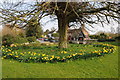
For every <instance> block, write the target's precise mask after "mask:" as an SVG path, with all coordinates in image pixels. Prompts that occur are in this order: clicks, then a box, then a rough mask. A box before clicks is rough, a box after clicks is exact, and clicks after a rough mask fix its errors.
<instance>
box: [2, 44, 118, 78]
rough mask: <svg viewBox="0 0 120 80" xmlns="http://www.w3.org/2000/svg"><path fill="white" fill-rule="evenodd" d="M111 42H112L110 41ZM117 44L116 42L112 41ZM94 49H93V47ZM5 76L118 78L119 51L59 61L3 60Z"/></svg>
mask: <svg viewBox="0 0 120 80" xmlns="http://www.w3.org/2000/svg"><path fill="white" fill-rule="evenodd" d="M109 44H111V43H109ZM112 44H113V45H115V43H112ZM91 50H93V49H91ZM2 77H3V78H117V77H118V51H117V50H116V51H115V52H114V53H112V54H107V55H105V56H101V57H94V58H92V59H87V60H85V59H80V60H79V59H78V60H75V61H70V62H63V63H61V62H58V63H20V62H18V61H15V60H9V59H3V60H2Z"/></svg>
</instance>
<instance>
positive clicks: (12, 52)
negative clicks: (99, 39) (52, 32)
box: [1, 43, 116, 63]
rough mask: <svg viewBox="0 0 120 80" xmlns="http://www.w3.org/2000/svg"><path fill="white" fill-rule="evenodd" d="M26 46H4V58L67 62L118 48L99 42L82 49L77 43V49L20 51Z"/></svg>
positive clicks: (111, 51) (37, 61) (104, 53)
mask: <svg viewBox="0 0 120 80" xmlns="http://www.w3.org/2000/svg"><path fill="white" fill-rule="evenodd" d="M25 46H28V45H24V44H21V45H20V44H19V45H15V44H14V45H12V46H10V47H7V46H2V48H1V49H2V52H3V55H2V59H14V60H17V61H19V62H35V63H40V62H43V63H48V62H50V63H53V62H66V61H69V60H76V59H87V58H92V57H99V56H104V55H106V54H111V53H113V52H114V50H115V49H116V46H114V45H110V44H103V43H97V44H92V45H83V47H84V49H81V46H78V45H76V46H75V44H74V45H71V46H72V47H74V49H75V48H77V50H74V49H64V50H59V51H58V50H56V49H54V48H52V49H48V50H46V49H47V48H44V49H43V48H41V51H38V52H35V48H33V50H34V51H24V52H23V51H21V52H20V51H18V49H20V48H22V47H24V49H25ZM85 47H86V48H85ZM90 47H93V49H92V50H91V52H90V50H88V51H87V49H88V48H90ZM28 48H29V47H28ZM95 48H96V49H95ZM97 48H98V49H97ZM85 49H86V50H85ZM45 50H46V51H48V53H47V52H46V53H45ZM42 51H44V52H42Z"/></svg>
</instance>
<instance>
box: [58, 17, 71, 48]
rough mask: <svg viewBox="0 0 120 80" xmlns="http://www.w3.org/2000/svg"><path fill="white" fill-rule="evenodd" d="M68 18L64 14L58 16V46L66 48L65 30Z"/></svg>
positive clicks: (66, 29)
mask: <svg viewBox="0 0 120 80" xmlns="http://www.w3.org/2000/svg"><path fill="white" fill-rule="evenodd" d="M68 25H69V24H68V20H67V18H66V16H65V15H61V16H59V17H58V27H59V48H67V39H68V37H67V31H68Z"/></svg>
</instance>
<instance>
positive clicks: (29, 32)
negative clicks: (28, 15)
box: [26, 17, 43, 38]
mask: <svg viewBox="0 0 120 80" xmlns="http://www.w3.org/2000/svg"><path fill="white" fill-rule="evenodd" d="M42 34H43V30H42V27H41V25H40V23H39V21H38V20H37V19H36V17H34V18H32V19H31V20H30V21H29V23H28V25H27V27H26V37H32V36H35V37H36V38H40V36H41V35H42Z"/></svg>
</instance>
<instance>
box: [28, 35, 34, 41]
mask: <svg viewBox="0 0 120 80" xmlns="http://www.w3.org/2000/svg"><path fill="white" fill-rule="evenodd" d="M27 40H28V41H29V42H34V41H36V37H34V36H33V37H27Z"/></svg>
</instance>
